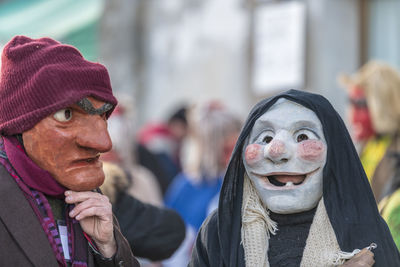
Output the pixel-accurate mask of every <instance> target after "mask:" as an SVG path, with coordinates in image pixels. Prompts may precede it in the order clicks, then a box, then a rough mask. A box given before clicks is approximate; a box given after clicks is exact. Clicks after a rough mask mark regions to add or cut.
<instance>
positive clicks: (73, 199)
mask: <svg viewBox="0 0 400 267" xmlns="http://www.w3.org/2000/svg"><path fill="white" fill-rule="evenodd" d="M65 196H66V198H65V202H67V203H68V204H76V203H79V202H83V201H85V200H87V199H89V198H93V199H98V200H99V201H104V200H105V199H107V201H108V198H107V197H106V196H105V195H102V194H100V193H98V192H92V191H84V192H75V191H70V190H69V191H65Z"/></svg>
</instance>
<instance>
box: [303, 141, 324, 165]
mask: <svg viewBox="0 0 400 267" xmlns="http://www.w3.org/2000/svg"><path fill="white" fill-rule="evenodd" d="M324 151H325V145H324V143H323V142H321V141H318V140H307V141H304V142H301V143H300V144H299V147H298V155H299V156H300V157H301V158H302V159H304V160H308V161H318V160H320V159H322V156H323V154H324Z"/></svg>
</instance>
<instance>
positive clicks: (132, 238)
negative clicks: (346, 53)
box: [101, 95, 185, 267]
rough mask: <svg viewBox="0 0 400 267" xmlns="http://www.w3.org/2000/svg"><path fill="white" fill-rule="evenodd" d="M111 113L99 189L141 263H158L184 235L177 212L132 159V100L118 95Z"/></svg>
mask: <svg viewBox="0 0 400 267" xmlns="http://www.w3.org/2000/svg"><path fill="white" fill-rule="evenodd" d="M118 98H119V104H118V105H117V107H116V110H115V114H114V115H113V116H110V118H109V119H108V130H109V134H110V137H111V140H112V142H113V147H112V149H111V150H110V151H109V152H107V153H104V155H102V157H101V159H102V161H104V165H103V169H104V173H105V176H106V178H105V181H104V184H103V185H102V186H101V190H102V191H103V193H104V194H105V195H107V196H108V197H109V198H110V201H111V203H112V205H113V211H114V214H115V216H116V217H117V218H119V219H120V227H121V231H122V233H123V235H124V236H125V237H126V239H127V240H128V242H129V244H130V245H131V248H132V251H135V253H136V252H137V253H138V257H139V261H140V264H141V266H146V267H156V266H160V263H159V261H161V260H163V259H166V258H169V257H170V256H171V255H172V253H173V252H174V251H175V250H176V249H177V248H178V247H179V245H180V244H181V243H182V241H183V239H184V237H185V225H184V223H183V220H182V219H181V217H180V215H179V214H178V213H176V212H175V211H173V210H171V209H167V208H164V207H162V206H164V205H163V201H162V194H161V189H160V186H159V184H158V181H157V179H156V178H155V177H154V175H153V174H152V173H151V172H150V171H149V170H147V168H145V167H143V166H141V165H140V164H139V163H137V162H136V158H135V154H134V153H133V152H134V147H135V145H136V143H135V124H134V122H135V116H134V114H133V105H134V104H133V101H132V100H131V98H130V97H129V96H126V95H119V96H118Z"/></svg>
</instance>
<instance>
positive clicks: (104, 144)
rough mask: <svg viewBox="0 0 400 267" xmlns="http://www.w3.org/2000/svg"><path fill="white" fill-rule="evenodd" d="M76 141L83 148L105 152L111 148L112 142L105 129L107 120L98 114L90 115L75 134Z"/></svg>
mask: <svg viewBox="0 0 400 267" xmlns="http://www.w3.org/2000/svg"><path fill="white" fill-rule="evenodd" d="M76 142H77V144H78V145H79V146H81V147H83V148H88V149H93V150H96V151H97V152H101V153H104V152H107V151H110V150H111V148H112V142H111V138H110V135H109V134H108V130H107V121H105V120H104V118H102V117H101V116H100V115H90V118H89V119H88V120H87V123H86V125H83V127H82V129H81V130H80V131H79V133H78V134H77V135H76Z"/></svg>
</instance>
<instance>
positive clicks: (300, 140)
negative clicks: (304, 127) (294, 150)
mask: <svg viewBox="0 0 400 267" xmlns="http://www.w3.org/2000/svg"><path fill="white" fill-rule="evenodd" d="M305 140H308V136H307V135H306V134H304V133H302V134H299V135H298V136H297V137H296V141H297V142H299V143H300V142H302V141H305Z"/></svg>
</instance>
